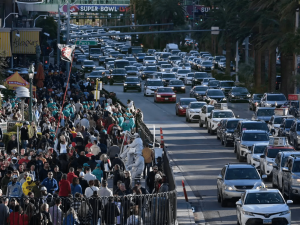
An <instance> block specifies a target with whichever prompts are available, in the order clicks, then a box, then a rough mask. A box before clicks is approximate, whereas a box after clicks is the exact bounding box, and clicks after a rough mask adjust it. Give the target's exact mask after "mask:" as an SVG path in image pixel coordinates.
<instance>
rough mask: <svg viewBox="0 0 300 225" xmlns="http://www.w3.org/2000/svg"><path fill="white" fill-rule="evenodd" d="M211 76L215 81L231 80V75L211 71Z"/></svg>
mask: <svg viewBox="0 0 300 225" xmlns="http://www.w3.org/2000/svg"><path fill="white" fill-rule="evenodd" d="M211 75H212V77H213V78H215V79H216V80H233V79H232V76H231V75H228V74H226V73H218V71H216V70H212V72H211Z"/></svg>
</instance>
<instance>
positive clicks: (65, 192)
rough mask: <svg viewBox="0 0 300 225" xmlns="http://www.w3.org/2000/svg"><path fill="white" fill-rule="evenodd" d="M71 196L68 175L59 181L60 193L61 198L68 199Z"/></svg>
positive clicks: (64, 175)
mask: <svg viewBox="0 0 300 225" xmlns="http://www.w3.org/2000/svg"><path fill="white" fill-rule="evenodd" d="M69 194H71V184H70V182H69V181H68V180H67V174H63V175H62V179H61V181H59V193H58V195H59V196H60V197H68V196H69Z"/></svg>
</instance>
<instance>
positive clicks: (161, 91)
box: [157, 88, 173, 93]
mask: <svg viewBox="0 0 300 225" xmlns="http://www.w3.org/2000/svg"><path fill="white" fill-rule="evenodd" d="M157 92H159V93H166V92H173V89H172V88H159V89H157Z"/></svg>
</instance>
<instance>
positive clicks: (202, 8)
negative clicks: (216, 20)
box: [201, 7, 210, 12]
mask: <svg viewBox="0 0 300 225" xmlns="http://www.w3.org/2000/svg"><path fill="white" fill-rule="evenodd" d="M209 10H210V7H201V12H208V11H209Z"/></svg>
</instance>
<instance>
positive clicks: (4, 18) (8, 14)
mask: <svg viewBox="0 0 300 225" xmlns="http://www.w3.org/2000/svg"><path fill="white" fill-rule="evenodd" d="M10 15H16V17H18V13H10V14H8V16H7V17H5V18H4V23H3V28H4V27H5V21H6V19H7V18H8V17H9V16H10Z"/></svg>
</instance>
